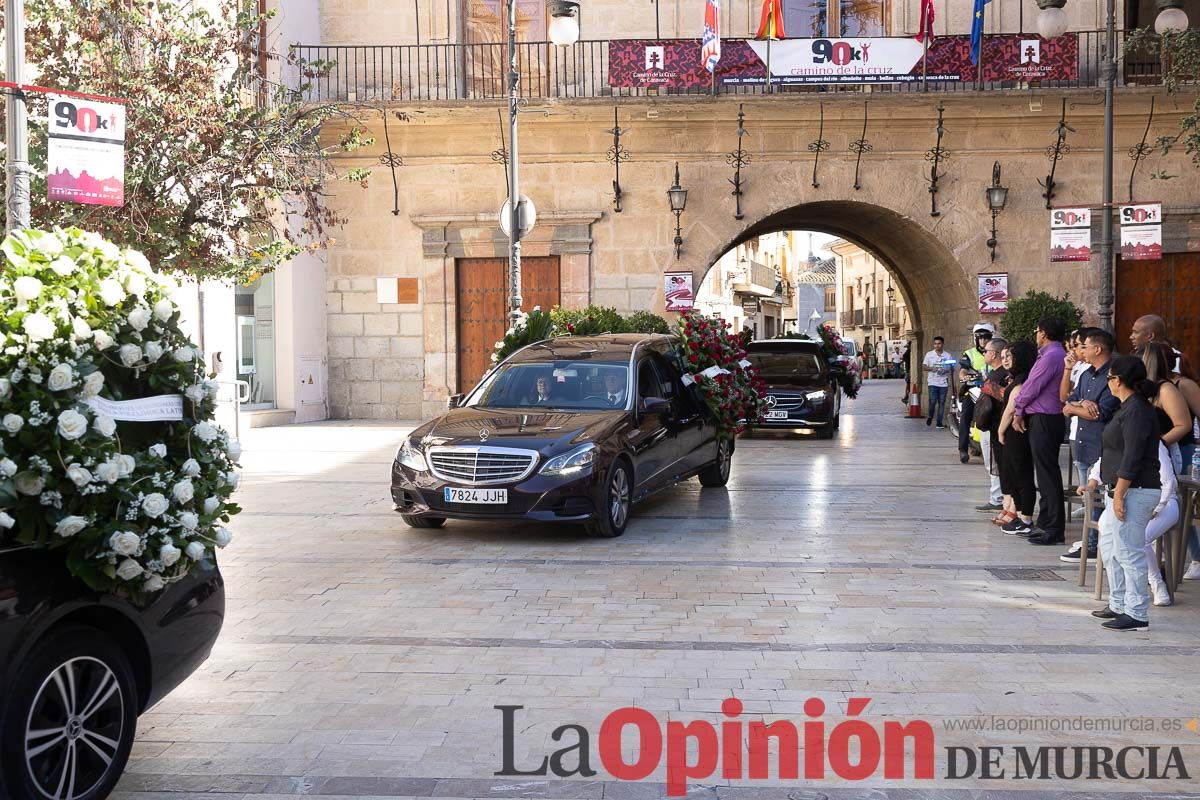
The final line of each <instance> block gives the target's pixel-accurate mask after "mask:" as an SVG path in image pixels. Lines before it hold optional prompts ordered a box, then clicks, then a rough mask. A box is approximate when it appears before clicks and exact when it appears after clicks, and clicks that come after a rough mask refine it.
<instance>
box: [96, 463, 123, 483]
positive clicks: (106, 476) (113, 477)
mask: <svg viewBox="0 0 1200 800" xmlns="http://www.w3.org/2000/svg"><path fill="white" fill-rule="evenodd" d="M119 477H120V473H119V471H118V470H117V465H116V464H114V463H113V462H112V461H101V462H100V463H99V464H97V465H96V479H97V480H101V481H104V482H105V483H116V482H117V478H119Z"/></svg>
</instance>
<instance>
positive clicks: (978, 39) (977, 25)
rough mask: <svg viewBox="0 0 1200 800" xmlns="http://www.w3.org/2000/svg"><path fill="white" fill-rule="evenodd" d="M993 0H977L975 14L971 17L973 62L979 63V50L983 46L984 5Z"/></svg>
mask: <svg viewBox="0 0 1200 800" xmlns="http://www.w3.org/2000/svg"><path fill="white" fill-rule="evenodd" d="M990 2H992V0H975V14H974V15H973V16H972V17H971V63H972V64H978V63H979V50H980V48H982V47H983V7H984V6H986V5H987V4H988V3H990Z"/></svg>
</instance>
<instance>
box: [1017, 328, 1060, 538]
mask: <svg viewBox="0 0 1200 800" xmlns="http://www.w3.org/2000/svg"><path fill="white" fill-rule="evenodd" d="M1066 332H1067V326H1066V324H1065V323H1064V322H1063V321H1062V320H1061V319H1057V318H1055V317H1042V318H1041V319H1040V320H1038V327H1037V344H1038V357H1037V361H1036V362H1034V365H1033V369H1032V370H1030V372H1029V377H1028V378H1026V379H1025V383H1024V384H1022V386H1021V392H1020V394H1019V395H1018V396H1017V401H1016V403H1015V408H1014V414H1015V415H1014V417H1013V427H1014V428H1016V429H1017V430H1019V431H1028V432H1029V449H1030V450H1032V451H1033V473H1034V475H1035V477H1036V479H1037V487H1038V495H1039V501H1038V516H1037V520H1036V523H1035V524H1036V525H1037V527H1038V528H1040V529H1041V531H1042V532H1041V533H1038V534H1035V535H1034V536H1031V537H1030V538H1029V542H1030V543H1031V544H1043V545H1052V544H1061V543H1062V542H1063V541H1064V536H1063V534H1064V532H1065V530H1066V525H1067V521H1066V516H1065V514H1064V513H1063V474H1062V468H1061V467H1059V466H1058V451H1059V448H1061V447H1062V443H1063V438H1064V437H1065V435H1066V432H1067V421H1066V417H1064V416H1063V413H1062V412H1063V403H1062V400H1060V399H1059V394H1058V386H1059V381H1060V379H1061V377H1062V365H1063V359H1064V358H1066V356H1067V351H1066V349H1064V348H1063V344H1062V341H1063V336H1064V335H1065V334H1066Z"/></svg>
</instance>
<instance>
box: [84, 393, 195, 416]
mask: <svg viewBox="0 0 1200 800" xmlns="http://www.w3.org/2000/svg"><path fill="white" fill-rule="evenodd" d="M83 402H85V403H87V404H88V405H89V406H91V408H92V411H94V412H96V413H97V414H103V415H104V416H106V417H112V418H113V419H115V420H118V421H124V422H179V421H180V420H182V419H183V395H181V394H160V395H157V396H155V397H142V398H139V399H137V400H109V399H107V398H104V397H89V398H87V399H86V400H84V401H83Z"/></svg>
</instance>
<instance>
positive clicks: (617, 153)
mask: <svg viewBox="0 0 1200 800" xmlns="http://www.w3.org/2000/svg"><path fill="white" fill-rule="evenodd" d="M606 133H611V134H612V137H613V143H612V147H610V148H608V154H607V155H606V156H605V158H607V159H608V160H609V161H611V162H612V163H613V169H614V177H613V183H612V186H613V211H615V212H617V213H618V214H620V213H621V162H622V161H628V160H629V151H628V150H626V149H625V148H624V147H623V146H622V145H621V134H623V133H626V131H625V130H624V129H622V128H621V126H620V125H619V124H618V123H617V109H616V107H615V106H614V107H613V126H612V128H611V129H610V130H608V131H606Z"/></svg>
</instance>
